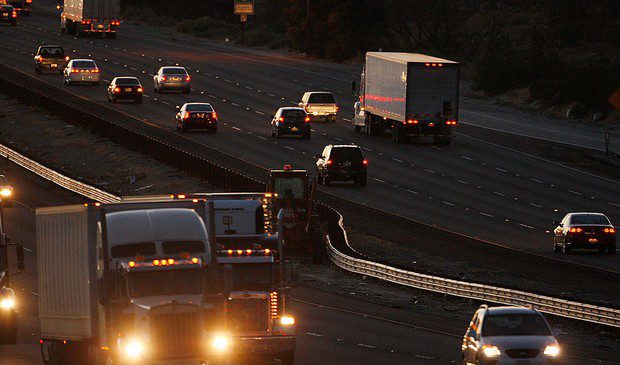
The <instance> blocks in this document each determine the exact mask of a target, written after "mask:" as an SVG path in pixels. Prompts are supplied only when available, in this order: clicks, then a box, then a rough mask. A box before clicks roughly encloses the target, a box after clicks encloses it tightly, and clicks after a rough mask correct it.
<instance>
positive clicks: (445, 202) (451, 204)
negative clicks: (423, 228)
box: [442, 200, 455, 207]
mask: <svg viewBox="0 0 620 365" xmlns="http://www.w3.org/2000/svg"><path fill="white" fill-rule="evenodd" d="M442 203H444V204H445V205H449V206H451V207H454V206H455V205H454V203H450V202H447V201H445V200H444V201H443V202H442Z"/></svg>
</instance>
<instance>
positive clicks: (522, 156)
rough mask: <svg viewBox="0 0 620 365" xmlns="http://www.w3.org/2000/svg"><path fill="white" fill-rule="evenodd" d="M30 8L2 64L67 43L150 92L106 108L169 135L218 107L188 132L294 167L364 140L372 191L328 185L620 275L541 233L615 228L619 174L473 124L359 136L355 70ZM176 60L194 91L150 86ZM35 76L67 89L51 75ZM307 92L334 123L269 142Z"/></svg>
mask: <svg viewBox="0 0 620 365" xmlns="http://www.w3.org/2000/svg"><path fill="white" fill-rule="evenodd" d="M41 7H43V8H44V9H43V11H41ZM34 8H35V11H34V12H33V14H32V16H31V17H29V18H27V19H22V22H21V24H20V25H19V26H18V27H2V28H0V34H1V35H2V36H1V37H0V48H1V49H2V56H0V61H2V62H4V63H7V64H9V65H11V66H13V67H17V68H19V69H21V70H23V71H25V72H28V73H29V74H34V69H33V66H32V53H33V52H34V51H35V49H36V47H37V46H38V45H39V44H43V43H51V44H61V45H63V46H64V47H65V48H66V49H67V50H69V51H70V52H71V56H72V57H73V58H76V57H85V58H93V59H94V60H95V61H96V62H97V63H98V65H99V67H100V68H101V69H102V75H103V78H104V79H106V80H111V79H112V78H113V77H114V76H120V75H132V76H138V77H139V78H140V79H141V81H142V83H143V85H145V88H146V90H147V94H146V95H145V96H146V98H145V102H144V104H143V105H129V104H118V105H109V106H110V107H113V108H116V109H118V110H121V111H124V112H125V113H128V114H130V115H132V116H136V117H138V118H142V119H147V120H148V121H149V122H151V123H155V124H157V125H160V126H163V127H165V128H168V129H170V130H171V131H174V130H175V124H174V119H173V116H174V106H175V105H180V104H182V103H183V102H186V101H207V102H211V103H212V104H213V105H214V107H215V108H216V110H217V112H218V114H219V115H220V121H221V122H222V124H221V126H220V129H219V131H218V134H216V135H209V134H202V133H191V134H190V138H191V139H193V140H196V141H198V142H200V143H203V144H205V145H208V146H210V147H214V148H217V149H220V150H222V151H225V152H227V153H230V154H232V155H235V156H237V157H239V158H241V159H244V160H246V161H248V162H252V163H254V164H257V165H259V166H262V167H265V168H269V167H281V166H282V165H284V164H292V165H293V166H296V167H303V168H307V169H313V165H314V159H313V156H314V155H315V154H316V153H319V152H320V151H321V150H322V148H323V146H325V145H326V144H330V143H357V144H359V145H361V146H362V147H363V148H364V150H365V152H366V155H367V158H368V159H369V161H370V167H369V184H368V186H367V187H366V188H363V189H360V188H354V187H351V186H338V185H336V186H332V187H329V188H324V187H321V190H323V191H326V192H329V193H331V194H334V195H337V196H340V197H343V198H346V199H349V200H351V201H355V202H359V203H362V204H365V205H368V206H372V207H376V208H379V209H382V210H384V211H387V212H394V213H398V214H399V215H400V216H403V217H407V218H411V219H415V220H419V221H422V222H425V223H428V224H432V225H437V226H439V227H444V228H447V229H450V230H453V231H457V232H461V233H464V234H467V235H470V236H476V237H481V238H484V239H486V240H490V241H493V242H497V243H501V244H504V245H507V246H510V247H514V248H518V249H521V250H526V251H529V252H534V253H538V254H543V255H547V256H553V257H555V258H559V259H563V260H568V261H574V262H579V263H582V264H586V265H590V266H595V267H600V268H604V269H607V270H612V271H618V263H619V262H620V261H619V260H620V258H619V256H618V255H615V256H600V255H598V254H597V255H591V254H584V255H571V256H562V255H559V254H553V253H552V252H551V251H552V250H551V239H550V236H549V234H548V233H546V231H548V230H551V229H552V226H551V222H552V221H554V220H559V219H560V218H562V216H563V215H564V213H565V212H568V211H602V212H604V213H606V214H607V215H608V216H609V217H610V219H611V220H612V222H616V224H617V222H619V221H620V209H619V208H620V185H619V184H618V181H616V180H614V179H610V178H606V177H601V176H597V175H595V174H591V173H580V172H579V171H578V169H577V168H575V167H573V166H564V165H561V164H558V163H554V162H550V161H549V160H548V159H546V158H545V157H540V156H535V155H532V154H530V153H528V152H527V151H520V150H516V149H513V148H507V147H504V146H502V143H501V141H497V140H495V139H487V138H486V137H485V136H484V135H480V133H478V132H477V130H476V131H473V130H470V129H469V128H468V127H467V126H466V125H465V126H462V128H461V129H460V130H459V134H458V136H457V138H456V139H455V140H454V141H453V143H452V144H451V145H450V146H448V147H446V146H441V147H439V146H433V145H430V144H428V143H414V144H409V145H397V144H394V143H392V142H391V141H390V140H389V137H388V136H385V137H384V138H375V137H368V136H365V135H361V134H354V132H353V131H352V127H351V125H350V122H348V121H347V120H346V119H349V118H350V117H351V112H350V105H352V104H353V98H352V97H351V96H349V95H348V91H349V89H350V84H349V81H350V80H351V79H352V78H353V77H355V76H356V74H357V70H356V68H355V67H350V66H342V65H332V64H321V63H316V62H308V61H304V60H296V59H294V58H291V57H286V56H283V55H281V54H277V55H273V54H271V53H269V52H266V51H256V52H254V51H252V52H240V51H239V50H238V49H236V48H234V47H230V46H227V45H219V44H217V43H212V42H208V43H207V42H203V41H201V45H200V46H198V45H197V44H196V43H194V42H193V40H191V39H188V40H185V41H179V39H180V38H179V35H173V36H166V35H163V34H160V35H154V34H152V33H151V32H150V31H147V30H142V29H140V27H139V26H137V25H133V24H127V25H125V26H123V29H122V31H121V33H120V34H119V37H118V38H117V39H116V40H108V39H98V38H96V39H93V38H84V39H81V38H77V39H76V38H72V37H69V36H67V35H59V34H57V30H58V21H57V15H56V14H55V13H54V12H53V11H52V5H51V3H49V4H47V3H44V4H35V6H34ZM173 37H174V39H173ZM204 44H208V45H207V46H204ZM169 64H172V65H174V64H179V65H182V66H186V67H188V68H189V69H190V71H191V75H192V77H193V92H192V94H191V95H189V96H188V95H183V94H165V95H160V94H154V93H153V92H152V91H151V85H152V81H151V77H150V76H149V74H150V73H154V72H155V71H156V70H157V69H158V68H159V67H160V66H162V65H169ZM38 77H39V78H42V79H44V80H46V81H47V82H49V83H51V84H54V85H60V84H61V81H60V77H58V76H56V75H42V76H38ZM104 88H105V86H99V87H90V86H72V87H68V90H70V91H71V92H73V93H75V94H78V95H82V96H84V97H87V98H89V99H92V100H94V101H97V102H100V103H101V104H105V105H107V104H108V103H107V101H106V96H105V92H104ZM308 90H330V91H333V92H335V95H336V97H337V98H338V99H339V102H340V105H341V106H342V108H341V113H340V116H339V119H338V121H337V123H336V124H335V125H329V124H323V123H320V122H318V123H315V124H314V125H313V128H314V130H315V131H314V134H313V137H312V139H311V140H310V141H302V140H296V139H285V140H272V139H271V138H270V136H269V120H270V115H271V114H273V113H274V112H275V110H276V109H277V108H278V107H279V106H287V105H293V104H294V103H295V101H296V100H297V99H298V98H299V97H301V95H302V93H303V92H304V91H308ZM476 105H477V104H476V103H470V104H468V105H467V107H466V109H467V111H466V112H465V111H464V112H463V114H462V115H463V121H464V122H465V123H471V124H476V123H478V122H476V121H480V122H479V123H478V124H481V125H484V124H485V123H489V120H494V119H493V118H488V117H486V116H481V115H477V114H484V115H487V113H490V111H489V110H487V109H486V108H482V109H483V110H477V109H475V108H476ZM345 118H346V119H345ZM498 118H503V117H502V116H501V115H500V116H498ZM482 120H485V122H484V123H483V122H482ZM495 122H498V123H501V120H495ZM512 125H513V126H514V123H513V124H512ZM554 135H561V133H554ZM505 138H506V139H510V135H506V137H505ZM592 138H594V137H592ZM577 144H587V142H586V141H579V143H577Z"/></svg>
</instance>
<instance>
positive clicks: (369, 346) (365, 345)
mask: <svg viewBox="0 0 620 365" xmlns="http://www.w3.org/2000/svg"><path fill="white" fill-rule="evenodd" d="M357 346H360V347H365V348H367V349H376V348H377V346H373V345H367V344H365V343H361V342H360V343H358V344H357Z"/></svg>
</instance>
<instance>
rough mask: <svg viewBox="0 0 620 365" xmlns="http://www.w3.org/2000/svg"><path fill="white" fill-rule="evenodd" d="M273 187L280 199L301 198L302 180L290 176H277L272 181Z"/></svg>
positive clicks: (302, 193)
mask: <svg viewBox="0 0 620 365" xmlns="http://www.w3.org/2000/svg"><path fill="white" fill-rule="evenodd" d="M274 189H275V192H276V193H277V194H278V197H279V198H280V199H303V197H304V180H303V179H300V178H297V177H292V178H278V179H276V180H275V181H274Z"/></svg>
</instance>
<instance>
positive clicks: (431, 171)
mask: <svg viewBox="0 0 620 365" xmlns="http://www.w3.org/2000/svg"><path fill="white" fill-rule="evenodd" d="M424 171H426V172H430V173H431V174H434V173H435V171H433V170H429V169H424Z"/></svg>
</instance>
